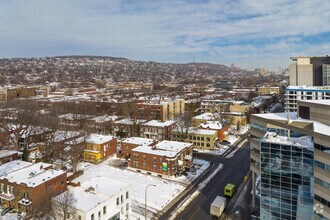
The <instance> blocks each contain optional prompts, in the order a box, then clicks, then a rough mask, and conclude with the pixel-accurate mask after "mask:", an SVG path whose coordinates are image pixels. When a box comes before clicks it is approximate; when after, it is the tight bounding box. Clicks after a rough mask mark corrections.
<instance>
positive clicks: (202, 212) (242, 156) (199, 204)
mask: <svg viewBox="0 0 330 220" xmlns="http://www.w3.org/2000/svg"><path fill="white" fill-rule="evenodd" d="M244 138H246V136H245V137H244ZM240 143H241V142H240ZM238 145H239V144H238ZM233 152H234V153H233ZM198 158H201V159H205V160H208V161H211V162H212V163H213V164H214V165H216V166H213V167H214V168H212V169H215V167H217V165H218V164H219V163H222V164H223V165H224V166H223V169H222V170H221V171H220V172H218V173H217V174H216V175H215V176H214V177H213V179H212V180H211V181H210V182H209V183H208V184H207V185H206V186H205V187H204V188H203V189H202V190H201V193H200V194H199V196H198V197H197V198H195V199H194V200H193V201H192V202H191V203H189V205H188V206H187V207H186V208H185V210H184V211H183V212H181V213H180V214H179V215H178V216H177V217H176V218H175V219H178V220H181V219H182V220H192V219H194V220H207V219H212V217H211V216H210V205H211V203H212V202H213V200H214V199H215V197H216V196H217V195H220V196H223V189H224V187H225V185H226V184H227V183H233V184H235V185H236V186H237V187H238V186H239V185H240V184H241V183H242V182H243V179H244V176H245V175H246V174H247V172H248V171H249V169H250V146H249V142H248V141H247V142H246V143H245V144H244V145H243V146H242V147H240V148H237V146H234V147H232V149H231V150H230V151H228V152H227V153H226V154H224V155H223V156H214V155H206V154H203V155H202V154H199V155H198ZM212 169H211V170H210V171H209V172H210V173H212V171H213V170H212ZM205 176H207V175H205ZM203 179H204V178H203ZM203 179H201V181H202V180H203ZM194 191H196V188H192V189H191V190H190V191H189V192H188V193H187V195H186V197H187V196H190V195H191V194H192V193H193V192H194ZM238 193H239V192H238ZM186 197H184V198H186ZM184 198H183V199H184ZM183 199H182V200H183ZM182 200H179V201H178V202H177V203H176V204H174V205H173V206H172V208H171V209H169V210H168V211H167V212H166V213H164V214H163V215H162V216H161V217H160V218H159V219H168V218H169V217H170V216H171V214H172V213H173V212H175V209H176V208H178V206H179V205H180V204H181V202H182ZM230 200H231V199H228V200H227V204H229V203H230ZM225 213H226V210H225Z"/></svg>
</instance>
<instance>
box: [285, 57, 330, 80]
mask: <svg viewBox="0 0 330 220" xmlns="http://www.w3.org/2000/svg"><path fill="white" fill-rule="evenodd" d="M291 59H292V61H293V63H292V64H291V65H290V67H289V69H290V86H303V85H305V86H323V83H322V81H323V79H322V67H323V66H322V65H323V64H330V57H328V56H325V57H291Z"/></svg>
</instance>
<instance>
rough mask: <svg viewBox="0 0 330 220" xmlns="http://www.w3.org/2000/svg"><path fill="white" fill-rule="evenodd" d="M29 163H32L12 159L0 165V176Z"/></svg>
mask: <svg viewBox="0 0 330 220" xmlns="http://www.w3.org/2000/svg"><path fill="white" fill-rule="evenodd" d="M31 164H32V163H30V162H26V161H21V160H13V161H10V162H8V163H5V164H2V165H1V166H0V177H1V176H3V175H6V174H8V173H11V172H14V171H16V170H19V169H22V168H24V167H27V166H30V165H31Z"/></svg>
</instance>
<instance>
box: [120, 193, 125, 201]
mask: <svg viewBox="0 0 330 220" xmlns="http://www.w3.org/2000/svg"><path fill="white" fill-rule="evenodd" d="M120 202H121V203H123V202H124V196H123V195H121V196H120Z"/></svg>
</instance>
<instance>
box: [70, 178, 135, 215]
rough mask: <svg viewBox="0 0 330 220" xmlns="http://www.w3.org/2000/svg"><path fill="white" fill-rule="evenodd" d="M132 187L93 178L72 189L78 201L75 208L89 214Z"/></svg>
mask: <svg viewBox="0 0 330 220" xmlns="http://www.w3.org/2000/svg"><path fill="white" fill-rule="evenodd" d="M130 187H131V185H129V184H126V183H124V182H120V181H117V180H114V179H109V178H106V177H100V176H99V177H95V178H92V179H90V180H89V181H87V182H84V183H83V184H82V185H81V186H78V187H74V188H72V189H70V191H72V193H73V196H74V197H75V199H76V202H75V204H74V205H73V207H75V208H76V209H79V210H81V211H83V212H88V211H90V210H91V209H93V208H95V207H97V206H98V205H99V204H101V203H103V202H105V201H107V200H108V199H110V198H111V197H113V196H115V195H117V194H118V193H122V191H124V190H125V191H128V190H129V188H130ZM130 196H131V195H130ZM102 207H103V205H102Z"/></svg>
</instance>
